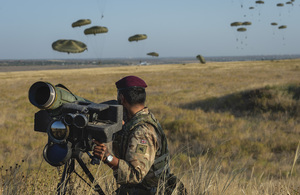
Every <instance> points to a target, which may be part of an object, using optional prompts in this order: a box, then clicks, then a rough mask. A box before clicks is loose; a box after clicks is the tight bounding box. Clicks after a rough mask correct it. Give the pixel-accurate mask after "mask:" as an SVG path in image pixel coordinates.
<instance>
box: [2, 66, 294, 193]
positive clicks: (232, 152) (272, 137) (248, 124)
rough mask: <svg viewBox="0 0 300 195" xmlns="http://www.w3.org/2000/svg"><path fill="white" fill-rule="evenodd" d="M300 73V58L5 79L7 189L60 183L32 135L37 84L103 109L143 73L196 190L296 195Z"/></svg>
mask: <svg viewBox="0 0 300 195" xmlns="http://www.w3.org/2000/svg"><path fill="white" fill-rule="evenodd" d="M299 73H300V60H282V61H256V62H222V63H207V64H206V65H200V64H186V65H184V66H183V65H155V66H128V67H114V68H95V69H80V71H78V70H48V71H43V70H41V71H25V72H6V73H0V91H1V96H0V106H1V114H0V154H1V155H0V166H3V167H2V168H1V178H0V186H1V191H2V193H3V194H53V193H55V191H56V188H57V184H58V182H59V180H60V175H61V173H62V168H58V169H57V168H54V167H51V166H50V165H48V164H47V163H46V162H45V161H44V160H43V158H42V150H43V147H44V145H45V144H46V142H47V135H46V134H44V133H40V132H34V131H33V116H34V113H35V112H37V111H38V109H37V108H35V107H33V106H32V105H31V104H30V103H29V101H28V98H27V93H28V89H29V87H30V86H31V85H32V84H33V83H34V82H36V81H38V80H42V81H48V82H51V83H53V84H58V83H62V84H64V85H65V86H67V87H68V88H69V89H70V90H71V91H72V92H73V93H74V94H76V95H79V96H81V97H84V98H86V99H89V100H91V101H93V102H96V103H99V102H102V101H106V100H110V99H115V98H116V90H115V85H114V82H115V81H117V80H118V79H120V78H122V77H123V76H127V75H137V76H140V77H142V78H143V79H144V80H146V82H147V84H148V86H149V87H148V88H147V95H148V96H147V105H149V108H150V110H151V111H152V112H153V113H154V114H155V115H156V117H157V118H158V119H159V121H160V122H161V124H162V126H163V128H164V130H165V132H166V135H167V138H168V141H169V149H170V152H171V156H172V161H171V169H172V172H174V173H175V174H176V175H178V176H179V177H180V178H181V180H182V181H183V183H184V184H185V186H186V187H187V189H188V192H189V193H190V194H299V193H300V190H299V187H300V179H299V171H300V167H299V140H300V125H299V121H300V118H299V117H300V116H299V108H300V106H299V94H300V92H299V88H300V77H299V75H300V74H299ZM22 160H24V162H22ZM85 162H87V163H88V160H87V159H86V160H85ZM16 164H17V165H16ZM88 166H89V168H90V169H91V170H92V173H93V174H94V175H95V177H96V181H97V182H98V183H99V184H100V185H101V187H102V188H103V189H104V190H105V191H106V192H108V193H110V192H112V191H113V190H114V189H116V187H117V186H116V184H115V181H114V179H113V177H112V172H111V170H110V169H108V168H107V167H106V166H105V165H104V166H91V165H88ZM76 171H77V172H78V173H79V175H84V173H83V172H81V171H80V167H77V168H76ZM85 179H87V178H85ZM70 186H72V187H71V188H70V191H68V193H70V194H89V193H91V194H92V193H94V192H93V190H92V189H91V188H90V187H89V186H88V185H86V184H85V182H83V181H82V180H81V179H79V177H78V176H76V174H72V175H71V183H70Z"/></svg>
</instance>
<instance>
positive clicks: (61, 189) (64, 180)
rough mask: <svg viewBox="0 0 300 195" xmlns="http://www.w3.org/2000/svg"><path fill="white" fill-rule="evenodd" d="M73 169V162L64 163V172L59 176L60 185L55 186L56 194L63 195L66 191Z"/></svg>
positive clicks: (71, 160) (72, 160)
mask: <svg viewBox="0 0 300 195" xmlns="http://www.w3.org/2000/svg"><path fill="white" fill-rule="evenodd" d="M74 168H75V160H74V159H70V160H69V161H68V162H66V163H65V167H64V172H63V174H62V176H61V180H60V183H58V184H57V194H58V195H64V194H66V191H67V185H68V182H69V181H70V176H71V173H72V172H73V171H74Z"/></svg>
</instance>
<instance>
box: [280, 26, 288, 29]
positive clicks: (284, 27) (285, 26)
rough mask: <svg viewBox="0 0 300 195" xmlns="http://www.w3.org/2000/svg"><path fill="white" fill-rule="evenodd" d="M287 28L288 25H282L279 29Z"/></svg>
mask: <svg viewBox="0 0 300 195" xmlns="http://www.w3.org/2000/svg"><path fill="white" fill-rule="evenodd" d="M285 28H287V26H286V25H281V26H279V27H278V29H285Z"/></svg>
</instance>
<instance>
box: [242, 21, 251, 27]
mask: <svg viewBox="0 0 300 195" xmlns="http://www.w3.org/2000/svg"><path fill="white" fill-rule="evenodd" d="M251 24H252V23H251V22H248V21H246V22H243V23H242V25H244V26H249V25H251Z"/></svg>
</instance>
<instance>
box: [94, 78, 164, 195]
mask: <svg viewBox="0 0 300 195" xmlns="http://www.w3.org/2000/svg"><path fill="white" fill-rule="evenodd" d="M116 87H117V89H118V102H119V104H121V105H123V108H124V113H125V117H124V120H125V121H124V122H125V123H124V125H123V129H122V130H121V131H119V132H118V133H117V134H116V135H115V138H114V141H113V146H112V150H113V153H114V155H112V154H110V153H109V152H108V150H107V146H106V145H105V144H104V143H99V142H97V141H94V142H95V144H96V146H95V148H94V155H95V156H96V157H98V158H99V159H102V161H104V162H105V163H106V164H107V165H108V166H109V167H111V168H112V169H113V170H114V177H115V179H116V181H117V184H119V185H120V187H119V189H118V190H117V193H118V194H145V195H147V194H149V195H154V194H155V193H156V192H157V191H161V190H160V189H157V187H158V186H159V182H161V181H165V180H166V179H168V178H170V170H169V159H170V156H169V151H168V146H167V139H166V136H165V134H164V132H163V130H162V128H161V126H160V124H159V122H158V121H157V120H156V119H155V117H154V115H153V114H152V113H151V112H149V110H148V108H147V107H145V101H146V91H145V88H146V87H147V84H146V83H145V82H144V81H143V80H142V79H140V78H139V77H136V76H127V77H124V78H122V79H121V80H119V81H118V82H116Z"/></svg>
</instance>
